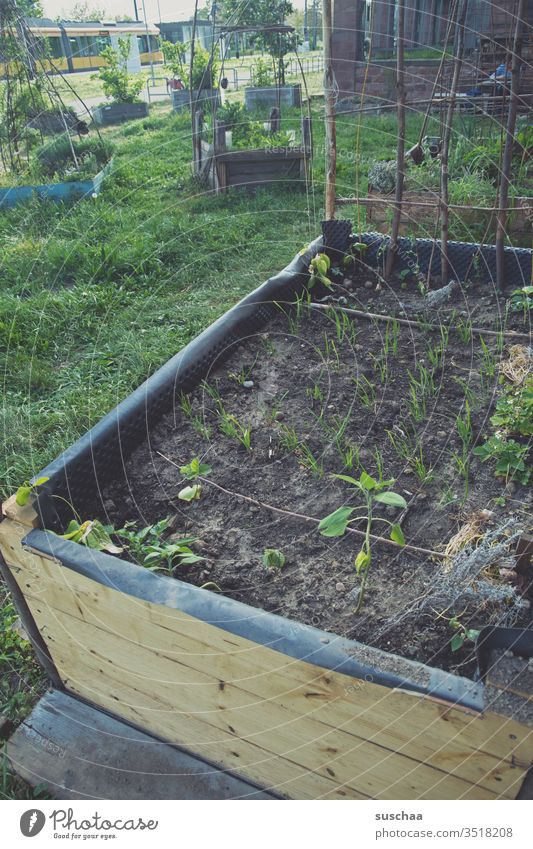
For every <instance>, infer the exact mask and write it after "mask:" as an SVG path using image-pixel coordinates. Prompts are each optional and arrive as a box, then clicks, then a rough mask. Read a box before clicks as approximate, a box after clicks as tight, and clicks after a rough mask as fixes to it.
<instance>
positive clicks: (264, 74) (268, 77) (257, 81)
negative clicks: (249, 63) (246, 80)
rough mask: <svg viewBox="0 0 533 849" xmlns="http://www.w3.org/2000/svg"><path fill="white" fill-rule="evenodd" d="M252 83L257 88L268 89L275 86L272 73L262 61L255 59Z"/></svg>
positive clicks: (268, 66)
mask: <svg viewBox="0 0 533 849" xmlns="http://www.w3.org/2000/svg"><path fill="white" fill-rule="evenodd" d="M252 81H253V84H254V85H255V86H258V87H259V88H268V86H272V85H274V84H275V80H274V72H273V70H272V68H271V67H270V65H268V64H267V62H265V61H264V59H261V58H259V59H257V61H256V62H255V64H254V66H253V68H252Z"/></svg>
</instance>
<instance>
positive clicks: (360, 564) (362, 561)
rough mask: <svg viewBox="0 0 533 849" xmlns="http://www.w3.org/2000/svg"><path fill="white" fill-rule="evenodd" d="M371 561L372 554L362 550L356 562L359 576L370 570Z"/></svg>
mask: <svg viewBox="0 0 533 849" xmlns="http://www.w3.org/2000/svg"><path fill="white" fill-rule="evenodd" d="M370 561H371V555H370V552H369V551H365V549H364V548H362V549H361V551H360V552H359V554H358V555H357V557H356V558H355V561H354V566H355V571H356V572H357V574H358V575H360V574H361V572H362V571H366V570H367V569H368V567H369V566H370Z"/></svg>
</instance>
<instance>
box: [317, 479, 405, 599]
mask: <svg viewBox="0 0 533 849" xmlns="http://www.w3.org/2000/svg"><path fill="white" fill-rule="evenodd" d="M333 477H335V478H337V479H338V480H342V481H345V482H346V483H348V484H350V486H352V487H354V488H355V489H356V490H357V492H358V493H359V495H360V496H361V498H362V500H363V506H364V513H363V514H362V515H360V516H352V514H353V513H354V512H355V511H356V509H357V508H356V507H339V508H338V509H337V510H335V511H334V512H333V513H330V515H329V516H326V517H325V518H324V519H322V521H321V522H320V524H319V526H318V530H319V531H320V533H321V534H322V536H325V537H341V536H344V534H345V533H346V531H347V528H348V525H350V524H351V523H353V522H360V521H365V522H366V530H365V538H364V542H363V545H362V547H361V549H360V551H359V552H358V553H357V555H356V557H355V560H354V566H355V571H356V573H357V575H358V576H359V577H360V578H361V586H360V589H359V598H358V600H357V606H356V608H355V613H356V614H357V613H359V611H360V610H361V606H362V604H363V601H364V597H365V591H366V587H367V581H368V574H369V570H370V564H371V562H372V553H371V539H370V537H371V533H372V526H373V523H374V522H384V523H385V524H387V525H389V526H390V538H391V539H392V540H393V541H394V542H396V543H397V544H398V545H402V546H403V545H405V538H404V535H403V531H402V529H401V527H400V525H399V524H397V523H393V522H389V520H388V519H384V518H382V517H377V516H374V507H375V505H376V503H377V504H385V505H387V506H389V507H397V508H400V509H405V508H406V507H407V503H406V501H405V498H403V496H401V495H399V494H398V493H397V492H393V491H391V490H389V489H388V487H389V486H391V485H392V484H394V480H393V479H391V480H382V479H380V480H376V479H375V478H373V477H371V475H369V474H367V472H365V471H362V472H361V474H360V476H359V480H356V479H355V478H352V477H350V476H348V475H333Z"/></svg>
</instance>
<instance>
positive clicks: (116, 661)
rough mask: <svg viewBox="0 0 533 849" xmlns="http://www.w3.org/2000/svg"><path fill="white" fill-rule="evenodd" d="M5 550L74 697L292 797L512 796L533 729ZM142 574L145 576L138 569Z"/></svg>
mask: <svg viewBox="0 0 533 849" xmlns="http://www.w3.org/2000/svg"><path fill="white" fill-rule="evenodd" d="M26 531H27V529H26V528H25V527H24V526H21V525H17V523H15V522H9V521H4V522H3V523H1V524H0V547H1V548H2V551H3V553H4V557H5V559H6V561H7V562H8V563H9V564H10V566H11V572H12V574H13V576H14V577H15V579H16V580H17V582H18V584H19V586H20V588H21V590H22V592H23V593H24V596H25V599H26V602H27V604H28V606H29V608H30V610H31V613H32V615H33V617H34V618H35V621H36V623H37V624H38V627H39V630H40V632H41V633H42V635H43V637H44V639H45V641H46V645H47V647H48V649H49V651H50V654H51V656H52V658H53V660H54V663H55V664H56V666H57V668H58V670H59V674H60V676H61V679H62V681H63V683H64V685H65V686H66V687H67V689H68V690H69V691H70V692H72V693H74V694H76V695H79V696H80V697H82V698H84V699H86V700H88V701H90V702H93V703H94V704H96V705H99V706H101V707H103V708H104V709H105V710H107V711H109V712H110V713H113V714H115V715H116V716H119V717H121V718H123V719H125V720H126V721H128V722H130V723H132V724H133V725H135V726H137V727H139V728H142V729H145V730H146V731H148V732H150V733H152V734H154V735H155V736H157V737H159V738H161V739H162V740H165V741H168V742H170V743H174V744H179V745H182V746H183V747H185V748H187V749H188V750H190V751H191V752H194V753H196V754H198V755H199V756H201V757H206V758H209V759H210V760H212V761H215V762H216V763H217V764H220V765H222V766H223V767H224V768H227V769H230V770H232V771H233V772H234V773H235V774H237V775H240V776H242V777H244V778H247V779H249V780H251V781H254V782H256V783H258V784H260V785H261V786H263V787H266V788H273V789H274V790H275V792H276V793H277V794H279V795H283V796H288V797H290V798H298V799H305V798H377V799H408V798H411V799H418V798H428V799H429V798H436V799H447V798H449V799H477V798H479V799H496V798H514V797H515V796H516V795H517V793H518V791H519V788H520V785H521V783H522V780H523V777H524V775H525V772H526V770H527V768H528V767H529V765H530V764H531V761H532V759H533V732H532V731H531V730H530V729H528V728H525V727H523V726H522V725H520V724H518V723H516V722H514V721H513V720H511V719H507V718H504V717H500V716H498V715H496V714H484V715H480V714H477V713H473V712H471V711H468V710H466V709H462V708H461V709H460V708H457V707H454V706H453V705H449V704H446V703H441V702H437V701H435V700H433V699H431V698H428V697H423V696H419V695H417V694H414V693H407V692H405V691H402V690H391V689H388V688H386V687H383V686H380V685H377V684H373V683H371V682H365V681H360V680H358V679H355V678H352V677H350V676H348V675H344V674H340V673H337V672H334V671H330V670H325V669H323V668H322V667H319V666H315V665H312V664H309V663H306V662H304V661H300V660H295V659H293V658H291V657H288V656H287V655H285V654H283V653H281V652H277V651H274V650H272V649H269V648H267V647H265V646H259V645H257V644H256V643H254V642H252V641H250V640H246V639H244V638H242V637H239V636H236V635H233V634H231V633H229V632H227V631H223V630H222V629H220V628H217V627H215V626H213V625H209V624H206V623H205V622H202V621H200V620H199V619H196V618H194V617H191V616H189V615H187V614H184V613H183V612H181V611H179V610H174V609H171V608H168V607H164V606H162V605H156V604H153V603H150V602H148V601H144V600H140V599H137V598H134V597H132V596H128V595H126V594H124V593H120V592H117V591H116V590H113V589H110V588H108V587H104V586H102V585H101V584H98V583H96V582H95V581H93V580H90V579H89V578H86V577H84V576H82V575H79V574H77V573H76V572H73V571H72V570H70V569H67V568H65V567H64V566H62V565H61V564H60V563H58V561H55V560H53V559H51V558H47V557H43V556H41V555H39V554H36V553H34V552H31V551H26V550H24V549H22V547H21V545H20V540H21V538H22V537H23V536H24V535H25V533H26ZM132 568H135V567H132Z"/></svg>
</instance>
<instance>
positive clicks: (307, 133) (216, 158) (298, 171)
mask: <svg viewBox="0 0 533 849" xmlns="http://www.w3.org/2000/svg"><path fill="white" fill-rule="evenodd" d="M202 121H203V115H202V113H201V112H198V113H197V116H196V124H195V133H194V136H193V148H194V170H195V173H196V174H198V175H200V176H201V177H202V179H204V180H206V181H207V183H208V185H209V186H211V188H212V189H214V190H215V191H216V192H224V191H226V190H227V189H228V188H230V187H232V186H234V187H240V188H246V189H256V188H258V187H261V186H268V185H272V184H273V183H276V184H277V183H280V182H281V183H287V184H290V185H291V186H292V185H299V186H301V187H302V188H303V187H305V185H306V180H307V175H308V173H309V170H310V168H311V162H312V154H313V149H312V141H311V130H310V123H309V119H308V118H303V119H302V127H301V135H302V142H301V145H300V146H296V145H295V144H290V145H282V146H280V147H276V146H267V145H265V146H264V147H261V148H255V149H251V150H232V149H228V147H227V143H226V132H225V127H224V125H223V124H217V131H216V133H215V139H214V141H213V140H211V141H207V140H206V139H205V138H202Z"/></svg>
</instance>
